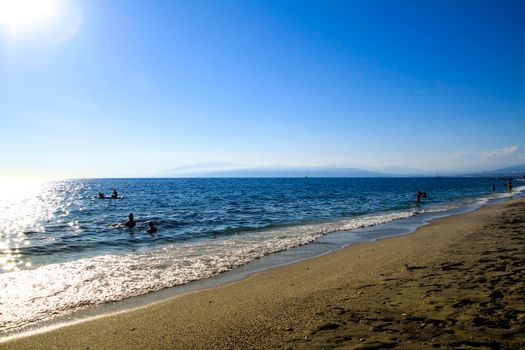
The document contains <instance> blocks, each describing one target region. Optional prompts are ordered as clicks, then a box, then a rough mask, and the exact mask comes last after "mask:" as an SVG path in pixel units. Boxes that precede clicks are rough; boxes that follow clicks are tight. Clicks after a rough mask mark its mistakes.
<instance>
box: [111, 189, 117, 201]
mask: <svg viewBox="0 0 525 350" xmlns="http://www.w3.org/2000/svg"><path fill="white" fill-rule="evenodd" d="M111 198H113V199H115V198H118V193H117V190H113V193H112V194H111Z"/></svg>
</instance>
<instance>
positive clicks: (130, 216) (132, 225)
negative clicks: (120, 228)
mask: <svg viewBox="0 0 525 350" xmlns="http://www.w3.org/2000/svg"><path fill="white" fill-rule="evenodd" d="M128 218H129V220H128V221H126V223H125V224H124V226H127V227H129V228H132V227H135V225H136V224H137V223H136V222H135V220H133V213H129V216H128Z"/></svg>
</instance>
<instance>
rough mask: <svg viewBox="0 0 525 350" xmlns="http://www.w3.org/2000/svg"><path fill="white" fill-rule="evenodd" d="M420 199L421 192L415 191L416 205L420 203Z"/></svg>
mask: <svg viewBox="0 0 525 350" xmlns="http://www.w3.org/2000/svg"><path fill="white" fill-rule="evenodd" d="M421 197H423V192H421V190H417V192H416V203H419V202H421Z"/></svg>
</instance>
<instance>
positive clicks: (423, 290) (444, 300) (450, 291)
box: [0, 199, 525, 349]
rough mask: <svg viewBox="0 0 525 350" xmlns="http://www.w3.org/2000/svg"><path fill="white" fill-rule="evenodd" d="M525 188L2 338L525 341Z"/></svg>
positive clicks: (181, 345) (79, 344) (145, 344)
mask: <svg viewBox="0 0 525 350" xmlns="http://www.w3.org/2000/svg"><path fill="white" fill-rule="evenodd" d="M524 261H525V200H524V199H518V200H511V201H508V202H505V203H500V204H495V205H489V206H486V207H484V208H481V209H480V210H477V211H475V212H471V213H467V214H462V215H458V216H453V217H447V218H443V219H439V220H435V221H433V222H432V223H431V224H429V225H427V226H424V227H422V228H420V229H419V230H418V231H417V232H416V233H414V234H410V235H406V236H401V237H395V238H389V239H385V240H380V241H377V242H371V243H362V244H356V245H353V246H351V247H348V248H346V249H343V250H340V251H336V252H334V253H331V254H328V255H325V256H323V257H320V258H316V259H311V260H307V261H304V262H300V263H296V264H292V265H288V266H285V267H280V268H276V269H272V270H269V271H266V272H262V273H258V274H256V275H253V276H251V277H249V278H247V279H245V280H243V281H240V282H236V283H232V284H229V285H225V286H221V287H218V288H213V289H210V290H206V291H200V292H195V293H191V294H186V295H182V296H179V297H175V298H173V299H170V300H166V301H161V302H158V303H155V304H153V305H150V306H147V307H143V308H139V309H135V310H131V311H126V312H123V313H120V314H116V315H110V316H107V317H102V318H98V319H95V320H90V321H86V322H81V323H79V324H75V325H71V326H66V327H62V328H58V329H55V330H53V331H49V332H46V333H42V334H38V335H33V336H30V337H25V338H19V339H15V340H12V341H9V342H6V343H2V344H0V349H235V348H239V349H268V348H283V349H287V348H292V349H296V348H297V349H332V348H348V349H354V348H355V349H385V348H399V349H436V348H441V349H451V348H452V349H470V348H475V349H525V278H524V270H525V263H524Z"/></svg>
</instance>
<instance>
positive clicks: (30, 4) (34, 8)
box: [0, 0, 61, 34]
mask: <svg viewBox="0 0 525 350" xmlns="http://www.w3.org/2000/svg"><path fill="white" fill-rule="evenodd" d="M60 2H61V0H0V27H3V28H4V29H5V30H7V31H8V32H9V33H13V34H15V33H19V32H24V31H28V30H32V29H37V28H38V27H39V26H40V25H42V24H44V23H45V22H47V21H50V20H52V19H53V17H54V16H55V15H56V14H57V12H58V11H59V6H60Z"/></svg>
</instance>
